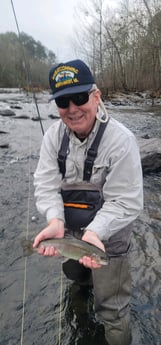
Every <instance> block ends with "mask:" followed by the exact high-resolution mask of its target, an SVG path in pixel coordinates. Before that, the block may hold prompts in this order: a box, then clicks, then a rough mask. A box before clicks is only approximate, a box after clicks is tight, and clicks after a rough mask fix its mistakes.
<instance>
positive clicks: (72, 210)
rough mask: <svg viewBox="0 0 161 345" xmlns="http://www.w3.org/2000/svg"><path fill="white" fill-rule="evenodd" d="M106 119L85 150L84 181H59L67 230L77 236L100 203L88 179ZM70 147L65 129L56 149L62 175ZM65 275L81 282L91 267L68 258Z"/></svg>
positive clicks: (90, 219) (86, 280)
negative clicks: (59, 144)
mask: <svg viewBox="0 0 161 345" xmlns="http://www.w3.org/2000/svg"><path fill="white" fill-rule="evenodd" d="M107 124H108V121H107V122H105V123H100V125H99V128H98V131H97V134H96V137H95V139H94V140H93V142H92V145H91V147H90V148H89V149H88V151H87V156H86V159H85V162H84V172H83V181H82V182H80V183H70V184H68V183H62V189H61V195H62V198H63V201H64V215H65V223H66V227H67V229H69V232H73V233H74V235H75V236H76V237H78V238H81V237H82V235H83V231H82V230H83V229H84V228H85V227H86V226H87V225H88V224H89V223H90V222H91V221H92V220H93V218H94V217H95V215H96V213H97V211H98V210H99V209H100V208H101V206H102V204H103V198H102V192H101V190H100V188H98V187H97V186H95V185H94V184H92V183H90V178H91V175H92V168H93V164H94V161H95V158H96V157H97V153H98V146H99V143H100V141H101V138H102V136H103V133H104V131H105V128H106V126H107ZM68 148H69V136H68V135H67V132H66V130H65V131H64V136H63V139H62V143H61V147H60V150H59V152H58V164H59V169H60V172H61V174H62V176H63V178H64V177H65V173H66V159H67V153H68ZM63 271H64V273H65V274H66V276H67V277H68V278H69V279H71V280H74V281H76V282H77V283H80V284H85V283H87V282H88V281H89V278H90V276H91V270H90V269H89V268H85V267H84V266H83V265H81V264H79V262H78V261H76V260H72V259H70V260H68V261H66V262H65V263H64V264H63Z"/></svg>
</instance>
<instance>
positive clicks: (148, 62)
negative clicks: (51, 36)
mask: <svg viewBox="0 0 161 345" xmlns="http://www.w3.org/2000/svg"><path fill="white" fill-rule="evenodd" d="M117 4H118V6H117V7H116V8H115V9H112V8H111V7H110V6H109V5H108V1H107V0H86V2H85V3H84V4H82V5H80V6H79V8H78V9H77V13H76V23H77V24H76V28H75V30H76V39H75V49H77V52H78V54H79V55H78V56H80V54H81V55H82V56H83V57H84V58H85V59H86V61H88V63H89V65H90V66H91V68H92V70H93V72H94V74H95V77H96V80H97V84H98V85H99V87H100V88H101V89H102V90H104V93H105V95H106V93H107V92H108V90H114V91H116V90H123V91H136V90H137V91H143V90H152V91H157V90H158V92H159V93H160V90H161V0H135V1H133V0H120V1H117ZM80 28H81V29H80Z"/></svg>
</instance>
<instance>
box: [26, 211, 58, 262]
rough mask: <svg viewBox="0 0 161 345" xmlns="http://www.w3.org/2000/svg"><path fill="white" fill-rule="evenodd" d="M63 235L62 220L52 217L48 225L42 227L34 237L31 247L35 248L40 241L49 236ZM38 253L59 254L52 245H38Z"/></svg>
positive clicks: (46, 254)
mask: <svg viewBox="0 0 161 345" xmlns="http://www.w3.org/2000/svg"><path fill="white" fill-rule="evenodd" d="M63 237H64V222H63V221H62V220H60V219H57V218H54V219H52V220H51V221H50V223H49V225H48V226H47V227H46V228H44V229H43V230H42V231H40V232H39V234H38V235H37V236H36V237H35V240H34V243H33V247H34V248H36V247H37V246H38V244H39V243H40V242H41V241H44V240H46V239H50V238H63ZM38 254H42V255H45V256H55V255H59V252H58V251H57V250H56V249H55V248H54V247H52V246H49V247H46V248H45V247H44V246H40V248H39V249H38Z"/></svg>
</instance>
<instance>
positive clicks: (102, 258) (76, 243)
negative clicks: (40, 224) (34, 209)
mask: <svg viewBox="0 0 161 345" xmlns="http://www.w3.org/2000/svg"><path fill="white" fill-rule="evenodd" d="M21 244H22V247H23V252H24V256H29V255H31V254H33V253H34V252H37V250H38V248H39V247H40V246H44V247H48V246H53V247H54V248H56V249H57V250H58V252H59V254H61V255H62V256H64V257H66V258H70V259H74V260H79V259H80V258H82V257H83V256H89V257H92V258H94V259H95V260H96V262H97V263H99V264H101V265H107V264H108V260H107V257H106V254H105V252H104V251H102V250H101V249H100V248H98V247H96V246H94V245H92V244H90V243H87V242H85V241H82V240H78V239H76V238H54V239H48V240H44V241H42V242H40V243H39V246H38V248H33V243H32V241H29V240H23V241H22V243H21Z"/></svg>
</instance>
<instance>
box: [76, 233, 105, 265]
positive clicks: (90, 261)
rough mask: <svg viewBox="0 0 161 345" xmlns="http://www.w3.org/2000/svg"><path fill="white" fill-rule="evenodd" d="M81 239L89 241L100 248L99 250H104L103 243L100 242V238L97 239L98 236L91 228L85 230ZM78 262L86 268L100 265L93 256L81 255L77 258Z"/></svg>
mask: <svg viewBox="0 0 161 345" xmlns="http://www.w3.org/2000/svg"><path fill="white" fill-rule="evenodd" d="M82 240H83V241H85V242H89V243H91V244H93V245H94V246H96V247H98V248H100V249H101V250H103V251H104V252H105V247H104V244H103V243H102V242H101V240H100V239H99V237H98V236H97V234H96V233H95V232H93V231H91V230H87V231H86V232H85V233H84V235H83V237H82ZM79 262H80V263H81V264H83V265H84V266H85V267H88V268H91V269H92V268H100V267H101V265H99V264H97V262H96V260H95V259H94V258H90V257H88V256H83V258H81V259H80V260H79Z"/></svg>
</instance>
